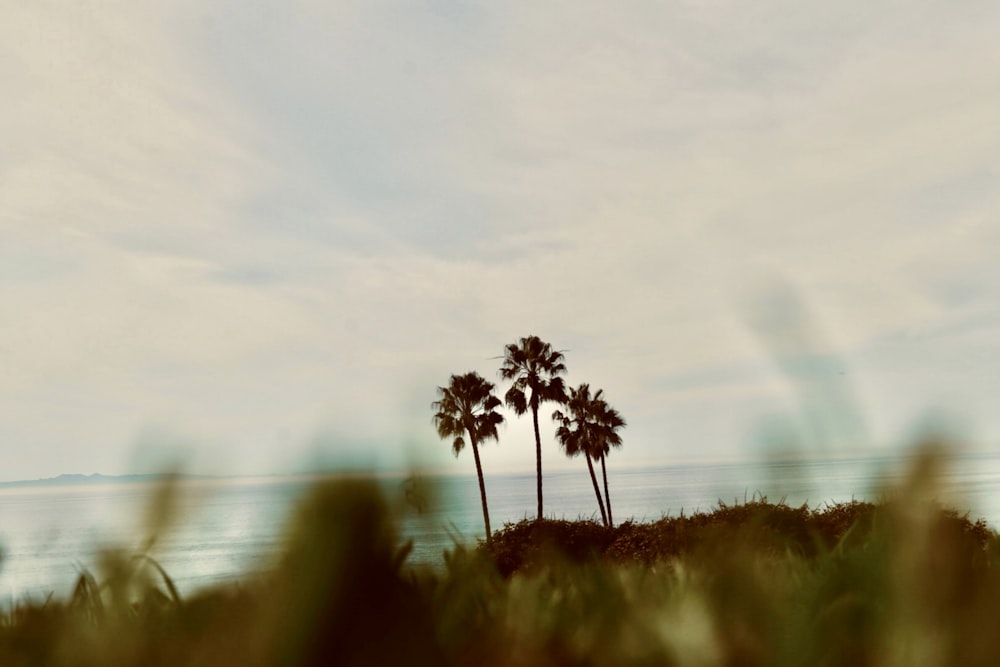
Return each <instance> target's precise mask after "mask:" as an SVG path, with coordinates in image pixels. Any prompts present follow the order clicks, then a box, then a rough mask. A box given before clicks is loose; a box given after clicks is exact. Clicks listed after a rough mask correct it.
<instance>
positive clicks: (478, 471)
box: [469, 433, 493, 544]
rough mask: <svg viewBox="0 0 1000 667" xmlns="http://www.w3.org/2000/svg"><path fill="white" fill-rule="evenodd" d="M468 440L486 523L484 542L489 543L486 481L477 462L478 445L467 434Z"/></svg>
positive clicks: (481, 467) (490, 537)
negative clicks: (474, 462)
mask: <svg viewBox="0 0 1000 667" xmlns="http://www.w3.org/2000/svg"><path fill="white" fill-rule="evenodd" d="M469 440H470V441H471V442H472V454H473V456H475V457H476V474H477V475H479V497H480V498H482V501H483V523H484V524H486V544H489V543H490V541H491V539H492V537H493V536H492V535H491V534H490V511H489V510H488V509H487V508H486V483H485V482H484V481H483V466H482V464H481V463H479V447H478V446H477V445H476V439H475V438H473V437H472V434H471V433H470V434H469Z"/></svg>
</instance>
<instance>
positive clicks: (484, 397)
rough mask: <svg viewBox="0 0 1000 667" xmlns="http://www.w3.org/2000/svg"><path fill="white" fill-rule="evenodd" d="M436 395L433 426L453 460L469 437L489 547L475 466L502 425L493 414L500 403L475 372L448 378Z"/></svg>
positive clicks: (482, 486)
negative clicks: (482, 447)
mask: <svg viewBox="0 0 1000 667" xmlns="http://www.w3.org/2000/svg"><path fill="white" fill-rule="evenodd" d="M437 392H438V397H439V398H438V400H436V401H434V402H433V403H431V408H432V409H433V410H436V411H437V412H436V413H435V414H434V426H435V427H436V428H437V432H438V435H439V436H440V437H441V438H442V439H446V438H452V443H451V448H452V451H453V452H455V456H458V454H459V452H461V451H462V449H463V448H464V447H465V438H464V435H465V434H468V436H469V443H470V444H471V445H472V455H473V456H474V457H475V459H476V474H477V475H478V476H479V496H480V498H481V499H482V501H483V523H484V524H485V525H486V543H487V544H489V543H490V540H491V539H492V534H491V533H490V513H489V510H488V509H487V506H486V484H485V483H484V482H483V466H482V464H481V463H480V462H479V445H480V444H482V443H484V442H486V441H487V440H496V439H497V427H498V426H499V425H500V424H502V423H503V415H501V414H500V413H499V412H497V411H496V409H497V408H498V407H500V399H499V398H497V397H496V395H495V394H494V393H493V383H492V382H487V381H486V380H484V379H483V378H482V377H481V376H480V375H479V373H476V372H475V371H471V372H469V373H466V374H465V375H452V376H451V379H450V381H449V382H448V386H447V387H438V388H437Z"/></svg>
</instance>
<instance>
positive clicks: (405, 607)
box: [0, 458, 1000, 666]
mask: <svg viewBox="0 0 1000 667" xmlns="http://www.w3.org/2000/svg"><path fill="white" fill-rule="evenodd" d="M934 463H935V459H933V458H925V459H923V460H922V462H921V464H920V465H919V466H918V467H917V468H916V469H915V470H914V472H913V474H912V475H911V477H910V479H909V482H908V483H907V484H906V485H904V486H903V487H902V488H899V489H897V490H896V491H895V492H894V493H892V494H888V495H887V496H886V498H885V499H884V500H883V501H880V502H879V503H876V504H868V503H849V504H839V505H831V506H828V507H823V508H818V509H811V508H808V507H788V506H785V505H783V504H780V503H770V502H767V501H766V500H764V499H757V500H755V501H751V502H747V503H744V504H739V505H734V506H720V507H718V508H716V509H715V510H714V511H711V512H706V513H701V514H695V515H690V516H681V517H668V518H664V519H661V520H660V521H657V522H652V523H645V524H638V523H625V524H623V525H621V526H618V527H616V528H605V527H603V526H601V525H598V524H596V523H592V522H586V521H576V522H567V521H548V520H547V521H541V522H536V521H524V522H521V523H519V524H516V525H508V526H505V527H504V528H503V529H501V530H500V531H498V532H497V533H496V534H495V536H494V540H493V543H492V544H491V545H490V547H488V548H487V547H486V546H485V545H482V544H481V545H477V546H471V547H468V546H462V545H456V546H455V547H454V548H453V549H451V550H450V551H448V552H447V553H446V554H444V566H443V567H442V568H439V569H434V568H413V567H410V566H409V565H407V563H406V555H407V545H405V544H402V543H401V542H400V540H399V538H398V533H397V530H396V520H397V519H398V517H399V516H400V513H401V512H405V511H411V510H407V509H406V503H404V502H396V501H394V500H390V499H386V498H385V497H383V496H382V495H381V494H380V492H379V491H378V487H377V486H376V485H375V484H374V483H369V482H365V481H358V480H353V481H343V482H338V483H331V484H327V485H323V486H320V487H318V488H316V489H315V491H314V492H313V494H312V495H311V496H310V497H309V499H308V500H307V501H306V502H304V503H303V504H302V506H301V507H300V508H299V511H298V513H297V515H296V519H295V520H294V521H293V522H292V523H291V525H289V526H288V527H287V531H286V533H287V537H286V547H285V551H284V555H283V557H282V559H281V560H280V562H279V563H278V564H277V565H276V566H275V567H274V568H273V570H272V571H270V572H268V573H267V574H266V575H261V576H259V577H257V578H255V579H252V580H250V581H246V582H244V583H243V584H241V585H240V586H238V587H232V586H231V587H221V588H214V589H209V590H204V591H201V592H199V593H197V594H195V595H191V596H188V597H183V598H182V597H181V596H180V595H179V594H178V593H177V591H176V590H174V588H173V586H172V584H171V582H170V578H169V575H168V573H165V572H163V571H162V570H159V569H158V567H157V566H156V564H155V562H153V561H151V560H149V559H147V558H144V557H138V558H136V557H132V556H130V555H128V554H124V553H118V552H109V553H107V554H106V556H105V558H104V561H103V563H102V565H101V567H100V568H98V571H97V572H95V573H94V574H93V575H92V574H90V573H84V574H82V575H81V577H80V579H79V581H78V583H77V586H76V588H75V590H74V591H73V592H72V594H71V595H70V596H68V597H65V598H59V599H56V598H51V599H49V600H48V601H46V602H30V603H29V602H25V603H23V604H20V605H16V606H15V607H14V608H12V609H9V610H7V612H6V613H4V614H3V616H2V618H0V665H11V666H16V665H95V666H96V665H221V664H226V665H309V664H338V665H341V664H342V665H762V666H763V665H768V666H774V665H778V666H780V665H899V666H903V665H905V666H912V665H997V664H1000V637H998V636H997V632H996V627H997V626H998V621H1000V540H998V537H997V535H996V533H994V532H993V531H992V530H990V529H989V528H988V527H987V525H986V524H985V523H984V522H982V521H973V520H970V519H969V518H967V517H964V516H960V515H958V514H956V513H954V512H951V511H948V510H945V509H942V508H941V507H939V506H938V505H936V504H935V503H934V502H933V501H932V499H931V498H932V497H933V483H932V481H930V480H931V478H932V476H931V475H930V474H929V471H930V470H931V468H932V467H933V465H934ZM165 495H169V494H165Z"/></svg>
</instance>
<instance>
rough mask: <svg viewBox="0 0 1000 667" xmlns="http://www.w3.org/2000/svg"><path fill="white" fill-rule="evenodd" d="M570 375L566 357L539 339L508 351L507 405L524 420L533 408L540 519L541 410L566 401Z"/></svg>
mask: <svg viewBox="0 0 1000 667" xmlns="http://www.w3.org/2000/svg"><path fill="white" fill-rule="evenodd" d="M565 372H566V366H565V365H564V364H563V354H562V352H559V351H557V350H553V349H552V346H551V345H550V344H549V343H546V342H544V341H542V339H540V338H539V337H538V336H527V337H525V338H521V339H520V340H519V341H518V342H517V343H511V344H509V345H508V346H507V347H506V348H505V349H504V359H503V365H502V366H501V367H500V377H501V378H503V379H504V380H513V381H514V385H513V386H512V387H511V388H510V389H508V390H507V393H506V394H504V401H505V402H506V403H507V405H508V406H509V407H511V408H513V409H514V412H515V413H516V414H517V415H518V416H521V415H523V414H524V413H525V412H527V411H528V408H531V419H532V422H533V424H534V427H535V458H536V463H537V471H538V518H539V519H541V518H542V438H541V436H540V435H539V434H538V406H539V405H540V404H541V403H544V402H545V401H556V402H558V403H564V402H565V401H566V389H565V387H564V385H563V380H562V378H561V377H559V376H560V375H562V374H564V373H565Z"/></svg>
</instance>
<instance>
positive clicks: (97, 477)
mask: <svg viewBox="0 0 1000 667" xmlns="http://www.w3.org/2000/svg"><path fill="white" fill-rule="evenodd" d="M168 476H169V475H165V474H162V473H159V474H149V475H101V474H93V475H59V476H58V477H47V478H45V479H29V480H20V481H16V482H0V488H11V487H40V486H77V485H85V484H86V485H94V484H123V483H141V482H158V481H161V480H164V479H166V478H167V477H168ZM177 479H181V480H193V479H217V478H215V477H212V476H210V475H179V476H177Z"/></svg>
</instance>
